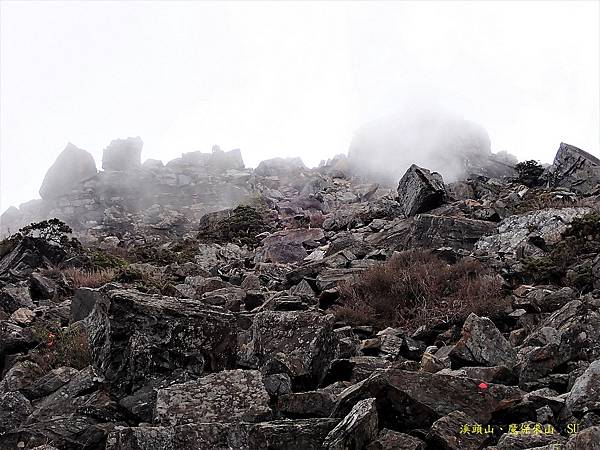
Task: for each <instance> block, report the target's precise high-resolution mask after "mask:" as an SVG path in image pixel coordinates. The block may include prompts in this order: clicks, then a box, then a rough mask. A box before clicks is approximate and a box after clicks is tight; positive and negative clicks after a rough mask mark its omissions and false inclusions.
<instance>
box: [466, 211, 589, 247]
mask: <svg viewBox="0 0 600 450" xmlns="http://www.w3.org/2000/svg"><path fill="white" fill-rule="evenodd" d="M590 212H591V209H590V208H560V209H556V208H546V209H542V210H538V211H532V212H528V213H525V214H518V215H514V216H509V217H507V218H506V219H504V220H503V221H502V222H501V223H500V225H499V226H498V233H497V234H494V235H491V236H485V237H482V238H481V239H480V240H479V241H478V242H477V244H476V245H475V250H476V252H477V253H486V254H489V255H499V256H501V257H508V258H516V257H517V256H518V255H517V252H518V253H519V255H520V256H536V255H541V254H543V250H542V249H541V248H540V247H539V245H533V244H532V243H531V237H532V236H535V237H536V239H537V240H538V241H539V240H542V241H543V242H544V243H546V244H555V243H557V242H558V241H560V240H561V239H562V233H564V232H565V231H566V230H567V228H568V226H569V224H570V223H571V222H572V220H573V219H574V218H576V217H582V216H585V215H586V214H589V213H590Z"/></svg>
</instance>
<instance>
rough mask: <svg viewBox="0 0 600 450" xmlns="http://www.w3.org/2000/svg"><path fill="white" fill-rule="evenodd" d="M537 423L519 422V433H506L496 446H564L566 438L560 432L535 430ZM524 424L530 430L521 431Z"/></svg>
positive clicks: (521, 449)
mask: <svg viewBox="0 0 600 450" xmlns="http://www.w3.org/2000/svg"><path fill="white" fill-rule="evenodd" d="M535 425H536V424H534V423H533V422H531V423H525V424H517V430H518V431H519V432H518V433H504V434H503V435H502V436H501V437H500V439H499V440H498V444H496V448H497V449H498V450H525V449H530V448H537V447H542V446H545V445H555V447H556V448H563V445H564V443H565V442H566V440H567V439H566V438H565V437H563V436H561V435H560V434H559V433H558V432H555V433H544V432H541V433H540V432H537V433H536V432H534V429H535V428H534V427H535ZM522 426H525V427H528V428H525V429H529V430H530V431H529V432H521V431H520V430H522ZM551 448H552V447H551Z"/></svg>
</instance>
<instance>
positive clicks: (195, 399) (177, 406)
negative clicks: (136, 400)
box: [154, 370, 271, 425]
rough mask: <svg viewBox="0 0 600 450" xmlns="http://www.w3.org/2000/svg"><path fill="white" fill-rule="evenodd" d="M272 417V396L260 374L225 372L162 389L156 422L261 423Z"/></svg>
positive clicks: (155, 416) (158, 396) (156, 409)
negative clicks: (270, 401)
mask: <svg viewBox="0 0 600 450" xmlns="http://www.w3.org/2000/svg"><path fill="white" fill-rule="evenodd" d="M270 416H271V408H269V395H268V394H267V391H266V390H265V387H264V384H263V381H262V375H261V374H260V372H258V371H256V370H225V371H223V372H218V373H214V374H210V375H207V376H205V377H202V378H200V379H199V380H194V381H188V382H187V383H182V384H174V385H172V386H169V387H166V388H163V389H159V391H158V394H157V396H156V408H155V413H154V421H155V422H156V423H157V424H160V425H184V424H187V423H194V422H203V423H209V422H239V421H242V422H259V421H261V420H265V419H269V418H270Z"/></svg>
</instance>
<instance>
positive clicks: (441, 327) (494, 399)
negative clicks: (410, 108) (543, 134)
mask: <svg viewBox="0 0 600 450" xmlns="http://www.w3.org/2000/svg"><path fill="white" fill-rule="evenodd" d="M141 150H142V143H141V140H139V139H138V138H136V139H131V138H130V139H127V140H117V141H113V142H112V143H111V145H110V146H109V147H108V148H107V149H106V150H105V153H104V158H103V170H102V171H99V172H98V171H97V169H96V167H95V164H94V161H93V158H91V157H90V155H89V154H88V153H87V152H85V151H84V150H81V149H78V148H77V147H75V146H73V145H69V146H68V147H67V148H66V149H65V151H64V152H63V153H62V154H61V155H60V156H59V158H58V159H57V161H56V163H55V164H54V165H53V166H52V167H51V168H50V169H49V171H48V174H47V175H46V177H45V179H44V182H43V185H42V188H41V190H40V193H41V196H42V200H37V201H34V202H30V203H28V204H25V205H22V206H21V207H20V208H19V209H16V208H11V209H9V210H8V211H6V212H5V213H4V214H3V215H2V218H1V220H2V222H1V230H2V234H3V235H4V236H5V237H6V238H5V239H4V240H2V241H1V242H0V449H18V448H29V449H31V448H37V449H46V450H50V449H54V448H56V449H111V450H113V449H165V450H166V449H173V450H174V449H192V448H193V449H297V450H309V449H369V450H375V449H406V450H409V449H410V450H419V449H420V450H423V449H427V450H433V449H483V448H488V449H497V450H509V449H530V448H538V449H552V448H566V449H570V450H574V449H594V448H600V161H599V160H598V159H597V158H595V157H594V156H592V155H590V154H588V153H586V152H584V151H582V150H580V149H578V148H576V147H573V146H570V145H567V144H561V145H560V147H559V150H558V153H557V154H556V157H555V159H554V163H553V164H552V165H551V166H549V167H547V168H545V169H544V168H541V167H540V166H537V165H536V164H534V163H531V162H530V163H521V164H519V165H517V166H516V168H515V169H514V170H513V169H511V170H510V171H509V172H508V173H505V175H506V176H504V177H502V178H491V177H490V176H489V175H490V170H489V167H486V166H485V161H484V162H482V163H481V165H480V166H479V167H476V166H473V164H471V169H472V171H473V173H472V174H471V175H469V176H468V177H466V179H465V180H462V181H457V182H453V183H449V184H448V183H445V182H444V180H443V178H442V176H441V175H439V174H437V173H435V172H432V171H429V170H428V169H427V168H424V167H418V166H416V165H413V166H411V167H410V168H409V169H408V170H407V172H406V173H405V174H404V176H403V177H402V178H401V179H400V180H399V181H398V184H397V186H393V187H386V186H383V185H380V184H377V183H376V182H373V181H372V180H365V179H360V178H359V177H356V176H355V174H353V173H352V172H351V169H350V168H351V165H350V164H348V161H347V160H346V158H345V157H343V156H339V157H336V158H334V159H333V160H331V161H328V162H326V163H323V164H322V165H321V166H320V167H318V168H316V169H309V168H306V167H305V166H304V165H303V164H302V162H301V161H300V160H299V159H273V160H268V161H263V162H262V163H261V164H260V165H259V166H258V167H257V168H256V169H248V168H245V167H244V163H243V160H242V158H241V154H240V152H239V151H232V152H223V151H221V150H220V149H218V148H215V149H213V152H212V153H210V154H205V153H199V152H197V153H188V154H184V155H183V156H182V157H181V158H179V159H176V160H174V161H171V162H169V163H167V164H166V165H163V164H162V163H161V162H160V161H152V160H149V161H146V162H145V163H143V164H141V160H140V157H141ZM90 158H91V159H90ZM503 170H506V169H505V168H504V169H503Z"/></svg>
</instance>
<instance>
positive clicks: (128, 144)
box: [102, 136, 144, 171]
mask: <svg viewBox="0 0 600 450" xmlns="http://www.w3.org/2000/svg"><path fill="white" fill-rule="evenodd" d="M143 146H144V143H143V142H142V139H141V138H140V137H139V136H138V137H135V138H132V137H130V138H127V139H115V140H114V141H111V143H110V144H109V146H108V147H106V148H105V149H104V153H103V154H102V168H103V169H104V170H107V171H121V170H131V169H137V168H139V167H140V166H141V165H142V160H141V159H142V147H143Z"/></svg>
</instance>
